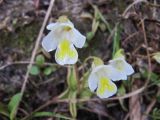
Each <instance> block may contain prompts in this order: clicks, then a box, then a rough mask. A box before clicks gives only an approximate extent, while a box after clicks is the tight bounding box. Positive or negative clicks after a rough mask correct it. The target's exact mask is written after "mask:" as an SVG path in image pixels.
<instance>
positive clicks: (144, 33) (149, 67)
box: [141, 19, 152, 86]
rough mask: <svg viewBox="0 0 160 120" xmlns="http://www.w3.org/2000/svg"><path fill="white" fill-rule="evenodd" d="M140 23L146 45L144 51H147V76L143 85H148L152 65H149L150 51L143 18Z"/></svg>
mask: <svg viewBox="0 0 160 120" xmlns="http://www.w3.org/2000/svg"><path fill="white" fill-rule="evenodd" d="M141 23H142V29H143V35H144V43H145V45H146V52H147V59H148V76H147V81H146V83H145V86H147V85H148V83H149V80H150V77H151V72H152V66H151V58H150V53H149V50H148V41H147V36H146V30H145V26H144V19H143V20H141Z"/></svg>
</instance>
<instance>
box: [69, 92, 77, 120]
mask: <svg viewBox="0 0 160 120" xmlns="http://www.w3.org/2000/svg"><path fill="white" fill-rule="evenodd" d="M76 97H77V92H76V91H74V92H72V91H70V102H69V111H70V113H71V115H72V117H73V118H76V117H77V104H76Z"/></svg>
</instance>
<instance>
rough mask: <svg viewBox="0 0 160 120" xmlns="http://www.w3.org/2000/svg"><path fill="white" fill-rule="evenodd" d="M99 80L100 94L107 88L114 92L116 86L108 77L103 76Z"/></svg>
mask: <svg viewBox="0 0 160 120" xmlns="http://www.w3.org/2000/svg"><path fill="white" fill-rule="evenodd" d="M99 82H100V83H99V84H100V85H99V87H98V90H97V93H98V94H100V95H102V94H104V92H105V91H106V90H108V91H109V92H113V91H114V90H115V86H114V85H113V84H111V82H110V80H109V79H108V78H106V77H102V78H101V79H100V81H99Z"/></svg>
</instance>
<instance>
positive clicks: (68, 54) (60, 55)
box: [55, 40, 78, 65]
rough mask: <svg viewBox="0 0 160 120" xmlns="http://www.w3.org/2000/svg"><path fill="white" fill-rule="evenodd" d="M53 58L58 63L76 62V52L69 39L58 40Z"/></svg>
mask: <svg viewBox="0 0 160 120" xmlns="http://www.w3.org/2000/svg"><path fill="white" fill-rule="evenodd" d="M55 60H56V62H57V63H58V64H60V65H65V64H75V63H76V62H77V60H78V53H77V51H76V49H75V48H74V46H73V44H71V43H70V41H69V40H63V41H61V42H60V44H59V45H58V48H57V50H56V53H55Z"/></svg>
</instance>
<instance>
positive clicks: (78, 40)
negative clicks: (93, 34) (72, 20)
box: [71, 28, 86, 48]
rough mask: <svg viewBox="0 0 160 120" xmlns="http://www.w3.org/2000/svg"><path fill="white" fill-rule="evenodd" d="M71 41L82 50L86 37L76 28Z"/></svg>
mask: <svg viewBox="0 0 160 120" xmlns="http://www.w3.org/2000/svg"><path fill="white" fill-rule="evenodd" d="M71 41H72V43H73V44H74V45H75V46H76V47H77V48H82V47H83V46H84V44H85V41H86V37H85V36H84V35H82V34H81V33H80V32H79V31H78V30H76V29H75V28H74V29H73V38H72V40H71Z"/></svg>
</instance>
